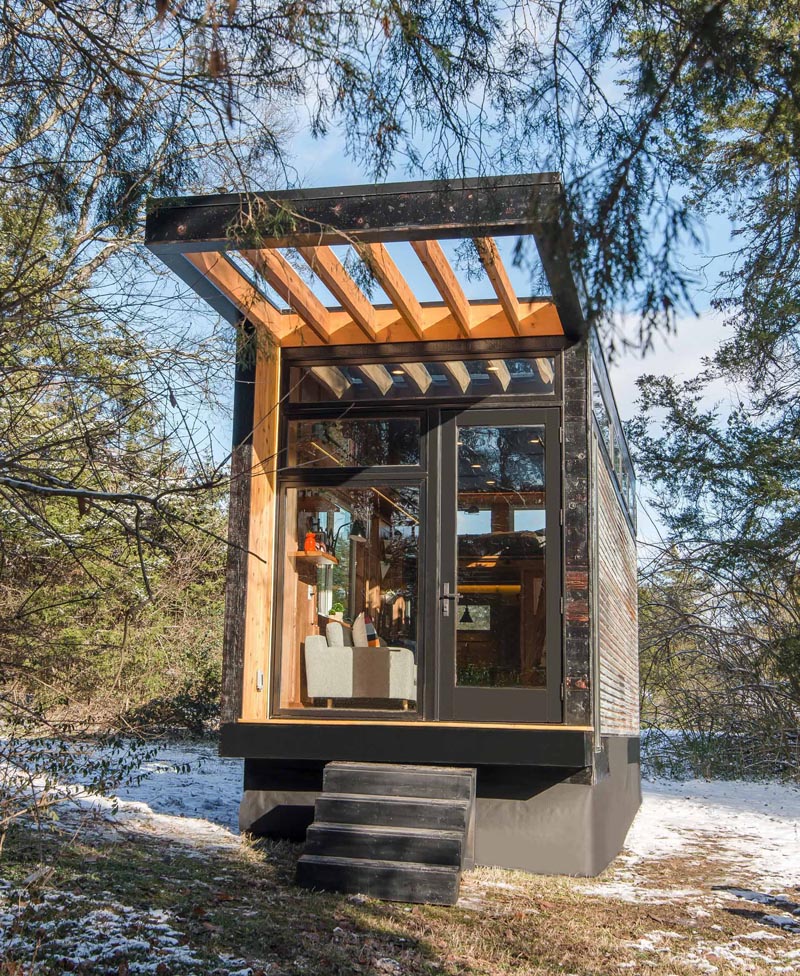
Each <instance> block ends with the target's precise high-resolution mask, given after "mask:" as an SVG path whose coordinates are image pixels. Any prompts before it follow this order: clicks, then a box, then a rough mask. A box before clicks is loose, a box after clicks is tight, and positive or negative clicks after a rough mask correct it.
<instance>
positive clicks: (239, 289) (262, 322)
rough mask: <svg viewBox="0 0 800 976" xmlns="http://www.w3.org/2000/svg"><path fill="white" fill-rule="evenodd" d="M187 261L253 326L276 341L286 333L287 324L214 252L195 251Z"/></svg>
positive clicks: (259, 294)
mask: <svg viewBox="0 0 800 976" xmlns="http://www.w3.org/2000/svg"><path fill="white" fill-rule="evenodd" d="M185 257H186V260H187V261H188V262H189V263H190V264H193V265H194V267H195V268H197V270H198V271H199V272H200V273H201V274H202V275H203V276H204V277H205V278H207V279H208V280H209V281H210V282H211V284H212V285H214V287H215V288H216V289H217V290H218V291H220V292H221V293H222V294H223V295H224V296H225V297H226V298H227V299H228V300H229V301H231V302H232V303H233V304H234V305H235V306H236V308H237V309H238V310H239V311H240V312H241V313H242V317H243V318H246V319H249V320H250V321H251V322H253V323H254V324H255V325H259V326H261V327H262V328H264V329H267V330H268V331H269V332H271V333H273V335H275V336H277V337H278V338H279V339H280V338H282V337H283V336H284V335H285V334H286V332H287V331H288V329H287V324H286V322H285V321H284V318H283V316H282V315H281V312H280V310H279V309H277V308H275V306H274V305H273V304H272V303H271V302H270V301H269V300H268V299H267V298H266V297H265V296H264V295H262V294H261V292H260V291H259V290H258V289H257V288H256V287H255V285H253V284H251V283H250V282H249V281H248V280H247V279H246V278H245V277H244V275H242V273H241V271H240V270H239V269H238V268H237V267H236V266H235V265H233V264H232V263H231V262H230V261H229V260H228V259H227V258H226V257H225V256H224V255H223V254H218V253H217V252H216V251H195V252H190V253H188V254H186V255H185Z"/></svg>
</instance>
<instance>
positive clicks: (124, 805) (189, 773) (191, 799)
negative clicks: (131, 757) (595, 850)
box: [81, 744, 800, 897]
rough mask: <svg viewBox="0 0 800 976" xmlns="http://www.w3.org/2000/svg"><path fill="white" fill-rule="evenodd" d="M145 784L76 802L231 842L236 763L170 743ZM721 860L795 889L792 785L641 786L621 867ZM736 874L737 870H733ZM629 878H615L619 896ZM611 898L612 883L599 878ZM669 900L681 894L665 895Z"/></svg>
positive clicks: (176, 833) (798, 809) (202, 747)
mask: <svg viewBox="0 0 800 976" xmlns="http://www.w3.org/2000/svg"><path fill="white" fill-rule="evenodd" d="M142 772H143V773H144V774H145V776H144V778H143V779H141V781H139V782H135V783H132V784H130V785H128V786H125V787H122V788H120V789H119V790H118V791H117V797H118V808H117V810H116V812H115V810H114V808H113V804H112V803H111V802H110V801H108V800H99V799H90V798H88V797H84V798H82V800H81V803H82V804H83V807H84V808H93V809H96V810H99V811H100V812H101V814H102V817H103V820H104V822H105V823H106V824H108V825H113V824H117V825H119V827H120V828H124V829H125V830H127V831H134V830H137V831H141V832H146V833H156V834H158V835H160V836H172V837H173V839H175V840H178V841H179V842H184V843H187V844H190V845H194V846H196V847H198V848H200V849H202V848H203V847H207V846H211V847H216V846H220V845H222V846H226V845H229V844H236V843H238V840H237V838H238V830H237V818H238V808H239V800H240V798H241V791H242V762H241V760H238V759H223V758H220V757H219V756H218V755H217V754H216V750H215V748H214V746H213V745H210V744H192V745H183V744H172V745H168V746H164V747H163V748H162V749H161V750H159V753H158V755H157V756H156V757H155V759H153V760H152V761H150V762H147V763H145V764H144V766H143V768H142ZM699 848H702V849H703V851H704V855H705V856H706V857H710V858H712V859H714V858H717V859H719V860H720V861H721V862H726V863H729V864H730V865H731V866H732V870H733V872H734V874H735V875H736V877H734V876H732V877H731V883H732V884H736V883H737V881H738V883H739V884H740V885H741V884H754V883H758V884H761V885H763V886H766V887H768V888H786V887H787V886H800V789H798V788H797V787H793V786H787V785H783V784H779V783H763V782H741V781H736V782H725V781H705V780H690V781H687V782H676V781H672V780H656V781H645V782H644V783H643V784H642V806H641V809H640V811H639V813H638V814H637V816H636V819H635V821H634V823H633V826H632V827H631V830H630V832H629V834H628V838H627V841H626V844H625V852H624V854H623V858H622V864H623V866H624V868H625V870H626V871H632V872H634V873H635V867H636V865H637V864H638V863H641V862H643V861H649V860H653V859H662V858H668V857H673V856H681V855H686V854H690V853H691V851H692V850H694V849H699ZM737 872H738V873H737ZM626 885H627V886H628V888H630V881H627V880H626V879H625V878H624V877H623V878H621V879H619V880H618V882H617V889H618V893H620V894H624V892H625V890H626ZM604 887H605V889H606V891H607V893H608V894H609V895H611V896H613V894H614V887H615V885H614V883H613V882H605V883H604ZM672 897H680V891H679V890H678V889H672Z"/></svg>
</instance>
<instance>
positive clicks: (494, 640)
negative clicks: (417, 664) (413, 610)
mask: <svg viewBox="0 0 800 976" xmlns="http://www.w3.org/2000/svg"><path fill="white" fill-rule="evenodd" d="M544 438H545V431H544V427H543V426H526V427H522V426H519V427H461V428H459V430H458V515H457V522H456V531H457V535H458V548H457V556H458V568H457V572H458V581H457V589H458V609H457V616H458V620H457V624H456V627H457V630H456V683H457V684H458V685H461V686H463V685H473V686H479V687H484V688H486V687H544V686H545V683H546V682H545V678H546V673H545V624H546V600H545V567H544V554H545V543H546V532H545V529H546V524H545V441H544Z"/></svg>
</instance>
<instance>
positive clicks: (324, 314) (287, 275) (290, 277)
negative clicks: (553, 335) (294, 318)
mask: <svg viewBox="0 0 800 976" xmlns="http://www.w3.org/2000/svg"><path fill="white" fill-rule="evenodd" d="M240 253H241V255H242V257H243V258H245V259H246V260H247V261H249V262H250V264H252V266H253V267H254V268H255V269H256V271H257V272H258V273H259V274H260V275H261V276H262V277H263V278H264V279H265V280H266V281H268V282H269V284H270V285H271V286H272V287H273V288H274V289H275V291H276V292H277V293H278V294H279V295H280V296H281V298H282V299H283V300H284V301H285V302H286V304H287V305H289V306H290V307H291V308H292V309H294V311H295V312H296V313H297V314H298V315H299V316H300V318H301V319H302V320H303V321H304V322H306V323H307V325H308V326H309V327H310V328H311V329H312V330H313V331H314V332H315V333H316V334H317V336H319V338H320V339H322V341H323V342H325V343H328V342H330V340H331V321H330V312H329V311H328V309H327V308H325V306H324V305H323V304H322V302H321V301H320V300H319V299H318V298H317V296H316V295H315V294H314V292H313V291H312V290H311V289H310V288H309V287H308V285H307V284H306V283H305V282H304V281H303V279H302V278H301V277H300V275H299V274H298V273H297V272H296V271H295V270H294V268H293V267H292V266H291V264H289V262H288V261H287V260H286V258H285V257H284V256H283V255H282V254H281V253H280V251H274V250H270V249H268V248H263V249H262V250H260V251H241V252H240Z"/></svg>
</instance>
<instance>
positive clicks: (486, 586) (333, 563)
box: [146, 173, 640, 901]
mask: <svg viewBox="0 0 800 976" xmlns="http://www.w3.org/2000/svg"><path fill="white" fill-rule="evenodd" d="M146 240H147V245H148V247H150V248H151V250H152V251H153V252H154V253H155V254H157V255H158V256H159V257H160V259H161V260H162V261H164V263H165V264H166V265H168V267H169V268H171V269H172V271H173V272H174V273H175V274H176V275H177V276H178V277H179V278H181V279H182V280H183V282H185V283H186V284H187V285H188V286H189V287H190V288H192V289H193V290H194V291H195V292H197V293H198V294H199V295H201V296H202V297H203V298H204V299H205V300H206V301H207V302H208V303H209V304H210V305H211V306H212V307H213V308H214V309H215V310H216V311H217V312H219V314H220V315H222V316H223V317H224V318H225V319H227V320H228V321H229V322H231V323H233V324H235V325H236V326H237V327H238V335H239V336H240V343H239V349H238V358H237V366H236V376H235V392H234V420H233V428H234V431H233V455H232V470H231V489H230V532H229V562H228V572H227V592H226V625H225V646H224V658H223V701H222V727H221V751H222V753H223V754H224V755H227V756H237V757H243V758H244V761H245V772H244V796H243V799H242V805H241V818H240V822H241V827H242V829H245V830H251V831H254V832H257V833H262V834H267V835H271V836H276V837H290V838H307V839H308V853H307V854H306V855H304V858H305V864H306V868H305V883H319V886H320V887H334V888H336V887H338V888H340V889H343V890H348V888H350V889H352V888H354V887H355V890H373V891H375V892H377V893H379V894H380V893H384V894H386V895H387V896H388V897H408V898H409V899H412V898H415V897H419V898H420V899H421V900H442V901H447V900H448V898H447V897H444V896H438V895H437V893H436V890H435V884H434V883H433V881H431V884H432V885H433V887H430V888H429V889H424V890H423V888H424V886H423V888H420V887H419V885H418V886H417V887H416V888H414V887H413V885H412V886H411V887H409V886H406V887H403V885H402V884H400V883H399V882H397V883H396V876H397V875H398V872H400V873H401V874H402V870H401V869H403V863H402V862H409V863H410V862H413V863H414V864H416V865H417V866H418V867H419V869H420V870H422V866H423V865H425V864H428V865H430V864H433V865H434V868H432V869H431V871H432V873H431V874H430V878H432V879H434V881H435V877H434V876H435V874H436V871H435V867H436V865H437V864H438V865H439V867H442V863H440V862H445V861H447V860H448V858H449V859H450V860H451V861H453V860H455V861H457V862H458V864H457V866H458V870H460V868H461V866H463V865H465V864H471V863H478V864H486V865H498V866H504V867H509V868H519V869H522V870H526V871H533V872H543V873H563V874H574V875H593V874H596V873H598V872H599V871H600V870H602V868H603V867H605V865H606V864H607V863H608V862H609V860H610V859H611V858H612V857H613V856H614V855H615V854H617V853H618V851H619V850H620V848H621V846H622V843H623V841H624V838H625V834H626V831H627V829H628V827H629V825H630V823H631V820H632V819H633V816H634V814H635V812H636V810H637V808H638V805H639V802H640V780H639V727H638V672H637V616H636V613H637V610H636V606H637V593H636V551H635V529H636V525H635V520H636V509H635V481H634V474H633V470H632V466H631V462H630V457H629V454H628V450H627V446H626V442H625V437H624V434H623V431H622V426H621V424H620V420H619V416H618V414H617V409H616V406H615V403H614V396H613V393H612V390H611V387H610V384H609V379H608V374H607V371H606V366H605V363H604V360H603V355H602V352H601V348H600V345H599V342H598V340H597V337H596V335H595V334H594V332H593V329H592V328H591V327H590V325H589V324H588V323H587V319H586V317H585V313H584V303H583V301H582V296H581V289H580V283H579V281H578V280H577V279H576V276H575V275H574V273H573V270H572V266H571V263H570V234H569V218H568V214H567V213H566V210H565V205H564V196H563V190H562V186H561V182H560V179H559V177H558V175H557V174H551V173H540V174H534V175H529V176H514V177H503V178H493V179H472V180H462V181H454V182H451V183H441V182H417V183H405V184H389V185H382V186H353V187H339V188H332V189H315V190H302V191H282V192H275V193H257V194H247V195H245V194H241V195H236V194H231V195H222V196H204V197H190V198H182V199H177V200H176V199H171V200H165V201H158V200H157V201H154V203H153V205H152V206H151V208H150V212H149V215H148V220H147V231H146ZM509 243H514V244H515V246H516V247H517V248H521V249H522V251H521V252H517V253H523V254H525V255H528V258H531V256H538V257H537V259H538V261H539V262H540V265H541V269H542V272H543V279H544V280H546V282H547V292H548V294H547V295H545V296H530V295H528V294H520V293H519V291H520V289H519V288H517V289H515V288H514V286H513V285H512V280H511V279H512V276H513V269H511V268H510V267H509V257H508V255H509V247H508V245H509ZM504 255H505V256H504ZM460 268H466V270H467V271H468V272H469V274H468V275H467V274H466V273H465V272H464V271H463V270H462V271H460V270H459V269H460ZM468 293H469V296H470V297H468ZM437 791H438V792H437ZM414 798H416V800H417V801H418V802H417V803H416V806H415V805H414V803H413V802H411V801H412V800H413V799H414ZM406 801H407V802H406ZM404 802H405V807H403V803H404ZM426 803H427V806H426ZM437 804H438V805H437ZM315 810H316V813H315ZM431 811H433V812H431ZM426 825H428V826H429V827H430V829H431V830H437V829H438V830H441V831H442V834H441V836H440V840H441V841H442V844H444V846H445V847H446V846H447V845H446V844H445V843H444V842H445V840H447V838H445V836H444V835H445V833H447V834H448V835H450V834H452V833H453V830H456V832H457V830H458V829H461V830H462V832H463V839H462V842H459V844H457V845H456V847H457V850H456V852H455V853H452V852H451V853H450V854H447V855H441V850H443V847H442V845H441V844H440V845H439V848H437V847H436V844H434V843H433V842H432V841H431V840H430V837H427V839H426V836H427V835H426V836H423V834H425V827H426ZM365 827H366V828H369V829H368V830H367V831H366V833H367V834H369V836H368V837H366V839H364V838H361V839H360V840H359V838H360V837H361V834H359V830H361V832H362V833H363V832H364V830H363V829H362V828H365ZM414 831H417V833H416V834H415V833H414ZM450 839H451V840H452V837H451V838H450ZM359 844H361V845H362V846H361V847H360V848H359ZM426 844H427V846H426ZM437 850H438V851H439V853H438V854H437ZM426 851H427V854H426ZM359 859H360V860H359ZM302 860H303V859H301V861H302ZM406 867H407V865H406ZM392 870H394V874H392ZM370 871H372V874H370ZM381 871H382V872H383V873H382V874H381ZM301 874H302V871H301ZM456 875H457V871H456ZM370 878H373V880H374V879H375V878H378V881H375V883H374V884H372V887H370ZM381 878H382V879H383V881H381V880H380V879H381ZM387 878H389V879H390V880H388V881H387V880H386V879H387ZM391 878H395V881H391ZM301 880H303V878H302V877H301ZM393 885H394V886H393ZM456 885H457V882H456ZM451 890H452V886H451ZM456 890H457V889H456ZM420 892H422V894H420ZM426 892H427V894H426ZM393 893H394V894H393ZM449 900H452V898H451V899H449Z"/></svg>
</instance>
